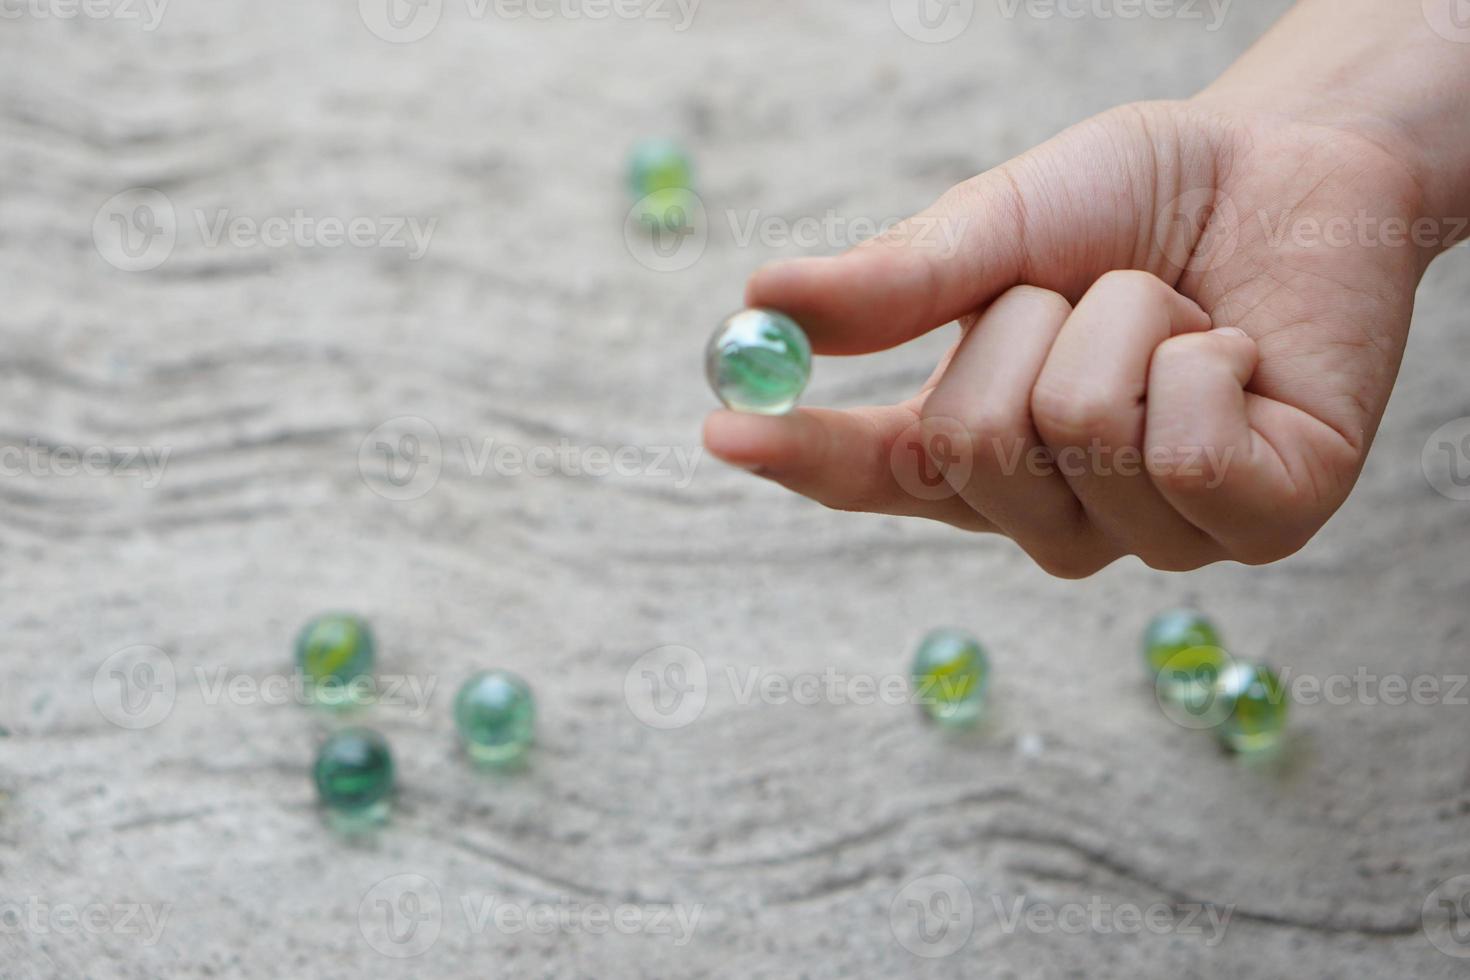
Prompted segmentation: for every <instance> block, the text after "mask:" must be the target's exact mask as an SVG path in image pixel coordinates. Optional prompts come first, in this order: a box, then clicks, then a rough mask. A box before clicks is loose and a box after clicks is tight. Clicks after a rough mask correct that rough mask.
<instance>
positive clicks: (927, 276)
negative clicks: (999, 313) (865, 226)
mask: <svg viewBox="0 0 1470 980" xmlns="http://www.w3.org/2000/svg"><path fill="white" fill-rule="evenodd" d="M1023 215H1024V210H1023V206H1022V203H1021V199H1020V195H1019V193H1018V192H1017V190H1016V184H1015V182H1014V181H1013V180H1011V178H1010V177H1009V176H1007V174H1006V172H1005V168H999V169H996V170H992V171H989V172H987V173H984V174H981V175H980V176H978V177H975V178H973V179H971V180H968V181H966V182H965V183H963V184H960V185H958V186H956V187H954V188H951V189H950V190H949V191H948V192H946V193H945V195H944V196H943V197H941V198H940V199H939V200H938V201H937V202H935V203H934V205H933V206H931V207H929V208H928V209H926V210H924V211H922V212H920V213H919V214H916V215H914V216H913V217H912V218H909V219H907V220H905V221H902V222H900V223H899V224H897V225H895V226H893V227H892V228H890V229H889V230H888V231H886V232H884V233H883V234H882V235H879V236H878V237H876V238H873V239H870V240H868V241H866V242H863V243H862V244H861V245H859V246H857V247H856V248H854V249H852V250H850V251H848V252H846V253H845V254H843V255H838V256H835V257H830V258H799V259H788V260H786V261H781V262H775V263H772V264H770V265H766V266H764V267H762V268H761V269H759V270H757V271H756V273H755V275H754V276H752V277H751V279H750V282H749V284H748V285H747V287H746V292H745V300H746V305H748V306H752V307H767V308H772V309H777V310H780V311H781V312H783V313H786V314H788V315H790V316H792V317H794V318H795V319H796V321H797V322H799V323H800V324H801V325H802V327H803V328H804V329H805V330H806V332H807V335H808V336H809V337H810V338H811V341H812V346H813V348H814V349H815V350H816V351H817V352H818V353H821V354H866V353H869V352H871V351H877V350H885V349H887V348H889V347H893V346H896V345H898V344H901V343H903V342H904V341H906V340H911V339H913V338H914V337H917V336H919V335H920V334H923V333H927V332H928V331H930V330H933V329H934V328H935V327H939V326H942V325H944V324H946V323H948V322H950V321H951V320H955V319H958V318H959V317H961V316H964V315H965V314H966V313H970V312H973V311H975V310H977V309H979V308H980V307H982V306H984V305H985V304H986V303H988V302H990V300H992V299H994V298H995V297H996V296H999V295H1000V294H1001V293H1003V292H1005V291H1006V290H1007V289H1009V288H1010V287H1011V286H1014V285H1017V284H1019V282H1020V279H1021V272H1022V269H1023V267H1024V264H1025V262H1024V257H1025V251H1024V248H1023V242H1022V232H1023V230H1024V220H1023Z"/></svg>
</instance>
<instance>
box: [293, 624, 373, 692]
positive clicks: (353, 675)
mask: <svg viewBox="0 0 1470 980" xmlns="http://www.w3.org/2000/svg"><path fill="white" fill-rule="evenodd" d="M376 659H377V646H376V644H375V643H374V641H373V631H372V628H371V627H369V626H368V624H367V622H366V621H365V620H363V619H361V618H360V617H358V616H352V615H348V614H345V613H329V614H327V615H324V616H318V617H317V618H315V619H313V620H311V621H310V622H309V623H307V624H306V625H305V626H303V627H302V628H301V632H300V633H299V634H298V635H297V637H296V667H297V669H298V670H300V671H301V675H302V677H303V679H304V680H305V683H306V688H307V691H308V693H310V694H311V695H312V697H314V698H315V699H316V700H317V702H318V703H320V704H325V705H328V706H330V707H341V706H344V705H349V704H357V703H359V702H361V701H363V700H364V699H365V698H366V697H367V695H368V692H369V690H370V688H371V684H370V683H369V682H370V681H371V678H372V673H373V663H374V661H375V660H376Z"/></svg>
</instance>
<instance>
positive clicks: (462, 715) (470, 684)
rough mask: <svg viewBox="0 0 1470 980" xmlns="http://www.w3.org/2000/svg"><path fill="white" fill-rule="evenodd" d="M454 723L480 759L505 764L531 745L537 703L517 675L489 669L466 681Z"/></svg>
mask: <svg viewBox="0 0 1470 980" xmlns="http://www.w3.org/2000/svg"><path fill="white" fill-rule="evenodd" d="M454 724H455V727H456V728H458V729H459V734H460V737H461V738H462V739H463V740H464V744H465V751H466V752H468V753H469V755H470V758H472V759H474V760H475V761H476V762H480V763H484V764H486V765H491V766H504V765H508V764H511V763H514V762H516V761H518V760H519V759H520V758H521V756H523V755H525V753H526V750H527V749H528V748H530V747H531V742H532V739H533V738H534V736H535V729H536V702H535V699H534V698H532V696H531V688H530V687H529V686H528V685H527V684H526V682H525V681H523V680H521V679H520V678H519V677H517V676H516V675H515V674H512V673H510V672H509V671H504V670H487V671H481V672H480V673H478V674H475V675H474V676H473V677H471V678H470V679H469V680H467V681H465V682H464V684H463V685H462V686H461V687H460V689H459V693H458V694H457V695H455V698H454Z"/></svg>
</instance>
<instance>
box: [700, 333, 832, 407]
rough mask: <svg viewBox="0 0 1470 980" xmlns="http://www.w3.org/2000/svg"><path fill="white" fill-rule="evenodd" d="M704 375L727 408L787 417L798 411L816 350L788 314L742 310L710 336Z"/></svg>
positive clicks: (706, 350)
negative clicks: (788, 413)
mask: <svg viewBox="0 0 1470 980" xmlns="http://www.w3.org/2000/svg"><path fill="white" fill-rule="evenodd" d="M704 372H705V376H706V377H707V378H709V383H710V387H711V388H713V389H714V392H715V394H716V395H718V396H719V398H720V401H722V402H724V403H725V405H726V407H728V408H733V409H734V410H735V411H737V412H755V413H757V414H760V415H784V414H786V413H787V412H789V411H791V409H793V408H794V407H796V401H797V399H798V398H800V397H801V393H802V392H803V391H804V390H805V389H806V383H807V381H808V380H809V379H810V378H811V374H812V348H811V344H810V343H809V342H808V341H807V339H806V334H805V333H803V332H802V329H801V327H799V326H797V324H796V321H795V320H793V319H791V318H790V317H789V316H786V315H785V314H782V313H777V312H775V311H774V310H741V311H740V312H739V313H736V314H735V315H734V316H732V317H729V318H728V319H726V320H725V322H723V323H721V324H720V326H719V329H717V330H716V331H715V333H714V336H713V337H711V338H710V341H709V346H708V347H707V348H706V349H705V354H704Z"/></svg>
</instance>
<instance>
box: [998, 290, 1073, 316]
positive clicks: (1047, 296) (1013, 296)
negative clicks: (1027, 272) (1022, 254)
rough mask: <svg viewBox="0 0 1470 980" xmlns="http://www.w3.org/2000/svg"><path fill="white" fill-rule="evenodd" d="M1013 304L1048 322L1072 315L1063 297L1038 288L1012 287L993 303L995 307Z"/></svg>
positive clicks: (1070, 307) (1069, 306) (1070, 308)
mask: <svg viewBox="0 0 1470 980" xmlns="http://www.w3.org/2000/svg"><path fill="white" fill-rule="evenodd" d="M1013 304H1014V305H1017V306H1024V307H1030V308H1032V309H1034V310H1035V313H1036V315H1037V316H1038V317H1039V318H1042V319H1045V320H1048V321H1061V320H1065V319H1066V318H1067V317H1068V316H1070V315H1071V313H1072V304H1071V303H1069V302H1067V298H1066V297H1065V296H1063V295H1062V294H1061V293H1055V292H1052V291H1051V290H1050V289H1043V288H1041V287H1040V286H1013V287H1012V288H1011V289H1009V290H1007V291H1006V292H1005V293H1004V294H1002V295H1001V297H1000V299H998V300H996V301H995V305H996V306H1001V305H1005V306H1011V305H1013Z"/></svg>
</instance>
